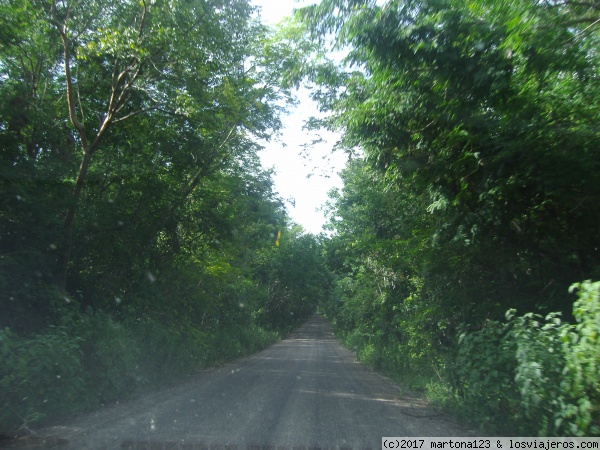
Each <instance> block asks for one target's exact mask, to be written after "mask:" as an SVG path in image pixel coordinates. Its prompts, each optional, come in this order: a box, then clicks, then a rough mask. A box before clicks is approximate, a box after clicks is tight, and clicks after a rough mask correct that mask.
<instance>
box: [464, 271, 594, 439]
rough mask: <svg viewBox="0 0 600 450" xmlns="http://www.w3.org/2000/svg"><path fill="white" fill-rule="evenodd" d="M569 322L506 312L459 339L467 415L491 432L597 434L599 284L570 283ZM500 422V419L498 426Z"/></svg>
mask: <svg viewBox="0 0 600 450" xmlns="http://www.w3.org/2000/svg"><path fill="white" fill-rule="evenodd" d="M571 289H572V290H577V291H578V295H579V298H578V300H577V301H576V302H575V303H574V306H573V315H574V317H575V319H576V324H575V325H571V324H568V323H563V322H561V320H560V318H559V314H558V313H550V314H548V315H547V316H546V317H545V318H543V317H542V316H540V315H537V314H533V313H527V314H524V315H523V316H517V315H516V311H515V310H509V311H508V312H507V314H506V322H504V323H500V322H494V321H490V322H488V323H487V324H486V326H485V327H484V328H483V329H481V330H479V331H476V332H471V333H463V334H462V335H461V337H460V341H459V346H458V355H457V359H456V366H455V371H456V374H457V380H458V385H457V386H456V388H457V390H458V391H459V394H460V397H461V398H462V402H463V405H464V407H465V408H466V409H467V410H468V411H469V415H470V416H472V417H477V418H478V419H477V420H478V421H479V422H480V423H481V424H482V425H483V426H484V427H485V428H487V429H488V430H490V431H492V432H506V433H510V432H514V431H515V430H516V431H517V432H518V433H523V434H532V433H535V434H538V435H576V436H589V435H598V434H599V433H600V422H599V420H600V407H599V400H600V396H599V383H600V372H599V368H600V283H591V282H584V283H581V284H576V285H573V286H572V288H571ZM498 424H502V425H498Z"/></svg>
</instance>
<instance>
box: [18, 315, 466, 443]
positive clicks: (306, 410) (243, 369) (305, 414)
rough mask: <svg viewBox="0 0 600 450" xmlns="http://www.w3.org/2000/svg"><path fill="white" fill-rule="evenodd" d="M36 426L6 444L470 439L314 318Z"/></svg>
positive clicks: (339, 441) (462, 428) (455, 425)
mask: <svg viewBox="0 0 600 450" xmlns="http://www.w3.org/2000/svg"><path fill="white" fill-rule="evenodd" d="M38 432H39V436H37V437H34V436H32V437H30V438H28V439H23V440H21V441H18V442H14V443H13V444H11V445H10V447H9V448H69V449H163V448H164V449H170V448H174V449H177V448H181V449H203V450H279V449H281V450H283V449H293V450H300V449H305V450H309V449H323V448H341V449H365V448H371V449H380V448H381V437H382V436H468V435H472V433H471V432H469V431H468V430H467V429H466V428H464V427H461V426H460V425H459V424H457V423H455V422H453V421H452V420H451V418H450V417H448V416H446V415H443V414H440V413H439V412H438V411H436V410H435V409H433V408H431V407H430V406H428V405H427V403H426V402H425V401H424V400H423V399H422V398H419V397H418V396H415V395H412V394H410V393H409V392H408V391H406V390H405V389H403V388H402V387H401V386H399V385H397V384H396V383H394V382H392V381H391V380H389V379H387V378H385V377H382V376H381V375H378V374H376V373H375V372H373V371H372V370H370V369H369V368H367V367H365V366H364V365H362V364H360V363H358V362H356V361H355V359H354V356H353V354H352V352H350V351H349V350H347V349H345V348H344V347H342V346H341V345H340V344H339V343H338V342H337V341H336V339H335V337H334V335H333V332H332V330H331V327H330V326H329V324H328V323H327V321H326V320H325V319H323V318H322V317H320V316H318V315H315V316H313V317H312V318H311V319H310V320H308V321H307V322H306V323H305V324H304V325H303V326H302V327H300V328H299V329H298V330H297V331H296V332H295V333H294V334H293V335H291V336H290V337H289V338H288V339H285V340H283V341H281V342H279V343H277V344H275V345H273V346H271V347H269V348H268V349H266V350H264V351H262V352H260V353H257V354H255V355H252V356H250V357H247V358H242V359H239V360H237V361H235V362H233V363H231V364H227V365H225V366H222V367H220V368H218V369H213V370H210V371H207V372H203V373H200V374H198V375H196V376H194V377H193V379H190V380H188V381H186V382H184V383H182V384H179V385H177V386H173V387H169V388H166V389H163V390H160V391H156V392H153V393H150V394H147V395H145V396H143V397H141V398H138V399H135V400H132V401H128V402H125V403H122V404H119V405H114V406H110V407H106V408H103V409H102V410H100V411H96V412H93V413H89V414H85V415H81V416H79V417H77V418H75V419H73V420H72V421H71V422H70V423H68V424H65V426H54V427H49V428H46V429H43V430H39V431H38Z"/></svg>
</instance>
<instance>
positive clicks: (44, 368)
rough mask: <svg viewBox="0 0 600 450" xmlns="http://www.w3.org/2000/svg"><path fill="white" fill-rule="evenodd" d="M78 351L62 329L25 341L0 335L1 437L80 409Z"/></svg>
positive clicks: (78, 342)
mask: <svg viewBox="0 0 600 450" xmlns="http://www.w3.org/2000/svg"><path fill="white" fill-rule="evenodd" d="M80 345H81V339H80V338H78V337H73V336H71V335H70V334H69V333H68V332H67V329H66V328H64V327H54V328H50V329H49V330H48V331H47V332H46V333H44V334H39V335H35V336H33V337H32V338H29V339H24V338H20V337H18V336H17V335H16V334H14V333H13V332H12V331H11V330H9V329H5V330H2V331H0V406H1V407H0V433H4V432H7V431H10V430H14V429H17V428H19V427H23V426H27V425H28V424H29V423H31V422H35V421H36V420H39V419H41V418H43V417H46V416H53V415H56V414H64V413H65V412H67V411H68V412H72V411H77V410H80V409H82V408H83V407H84V406H85V405H84V404H83V403H82V401H81V399H82V394H83V392H84V388H85V380H84V377H83V374H84V371H83V363H82V360H83V355H82V352H81V348H80Z"/></svg>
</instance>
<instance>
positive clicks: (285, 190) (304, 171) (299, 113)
mask: <svg viewBox="0 0 600 450" xmlns="http://www.w3.org/2000/svg"><path fill="white" fill-rule="evenodd" d="M251 3H252V4H254V5H256V6H260V7H262V12H261V17H262V21H263V23H265V24H267V25H273V24H275V23H277V22H279V21H280V20H281V19H282V18H283V17H284V16H286V15H289V14H291V12H292V9H294V8H298V7H301V6H305V5H307V4H310V3H315V2H314V1H312V2H311V1H306V0H251ZM298 96H299V100H300V104H299V105H298V107H296V108H294V110H292V111H291V113H290V114H289V115H287V116H284V117H283V118H282V119H283V124H284V129H283V131H282V135H281V138H280V139H279V141H280V142H277V141H275V140H273V141H271V142H268V143H263V144H264V145H265V150H263V151H262V152H261V153H260V158H261V162H262V165H263V166H264V167H265V168H271V167H274V168H275V172H276V173H275V175H274V177H273V179H274V182H275V190H276V191H277V192H278V193H279V195H280V196H281V197H282V198H283V199H285V200H288V199H289V201H287V204H286V206H287V209H288V214H289V216H290V217H291V218H292V220H293V221H294V222H296V223H299V224H300V225H302V226H303V227H304V229H305V230H306V231H308V232H310V233H314V234H318V233H320V232H321V231H322V226H323V225H324V224H325V217H324V213H323V212H322V211H318V209H320V207H321V206H322V205H323V204H324V203H325V202H326V201H327V192H328V191H329V190H330V189H332V188H333V187H341V186H342V181H341V179H340V178H339V176H338V175H337V173H338V172H339V171H340V170H341V169H342V168H343V167H344V164H345V161H346V156H345V155H344V154H343V153H341V152H331V148H332V147H333V145H334V144H335V142H336V140H337V138H336V135H334V134H331V133H326V132H321V133H320V135H321V137H322V138H324V139H325V141H326V142H324V143H319V144H317V145H314V146H312V147H311V148H310V149H309V150H308V152H305V156H304V157H303V156H301V155H300V153H301V152H302V151H303V147H302V144H305V143H308V142H310V141H311V140H313V139H315V138H316V136H317V135H316V133H314V132H311V133H309V132H307V131H305V130H302V126H303V125H304V121H305V120H306V119H308V118H309V117H310V116H312V115H316V114H317V109H316V107H315V105H314V103H313V102H312V100H311V99H310V98H309V97H308V94H307V92H305V91H303V90H301V91H300V92H299V93H298Z"/></svg>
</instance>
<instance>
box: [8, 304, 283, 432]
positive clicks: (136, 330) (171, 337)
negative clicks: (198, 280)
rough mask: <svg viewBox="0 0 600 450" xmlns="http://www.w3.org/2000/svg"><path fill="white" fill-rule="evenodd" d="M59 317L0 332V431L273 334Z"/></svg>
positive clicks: (167, 377)
mask: <svg viewBox="0 0 600 450" xmlns="http://www.w3.org/2000/svg"><path fill="white" fill-rule="evenodd" d="M63 322H64V323H63V324H61V325H60V326H53V327H49V328H48V329H47V330H46V331H44V332H43V333H40V334H36V335H33V336H29V337H22V336H19V335H17V334H16V333H14V332H13V331H11V330H10V329H8V328H6V329H4V330H0V434H9V433H15V432H18V431H19V430H20V429H22V428H24V427H32V426H39V425H41V424H43V423H45V422H47V421H48V419H52V420H53V421H54V420H57V419H59V418H61V417H65V416H67V415H69V414H73V413H77V412H81V411H86V410H93V409H95V408H98V407H101V406H103V405H106V404H109V403H111V402H115V401H118V400H122V399H124V398H131V397H133V396H136V395H139V394H141V393H144V392H148V391H150V390H152V389H155V388H158V387H161V386H164V385H166V384H169V383H173V382H176V381H178V380H180V379H182V378H183V377H184V376H185V375H189V374H192V373H194V372H195V371H198V370H201V369H204V368H208V367H211V366H215V365H219V364H222V363H224V362H226V361H229V360H232V359H234V358H237V357H240V356H243V355H247V354H250V353H253V352H256V351H258V350H261V349H263V348H265V347H267V346H268V345H270V344H271V343H273V342H275V341H276V340H277V339H278V338H279V334H278V333H277V332H276V331H267V330H265V329H263V328H261V327H259V326H257V325H255V324H251V323H248V324H246V325H245V326H234V325H233V324H232V325H229V326H228V325H224V326H219V327H213V328H212V329H205V330H202V329H200V328H197V327H194V326H192V325H185V326H180V327H179V328H178V329H173V328H172V327H167V326H166V325H164V324H161V323H159V322H157V321H155V320H151V319H122V320H117V319H115V318H114V317H111V316H110V315H109V314H107V313H104V312H95V313H93V312H90V311H88V312H86V313H81V314H77V315H72V316H70V317H69V318H68V319H66V320H64V321H63Z"/></svg>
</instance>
